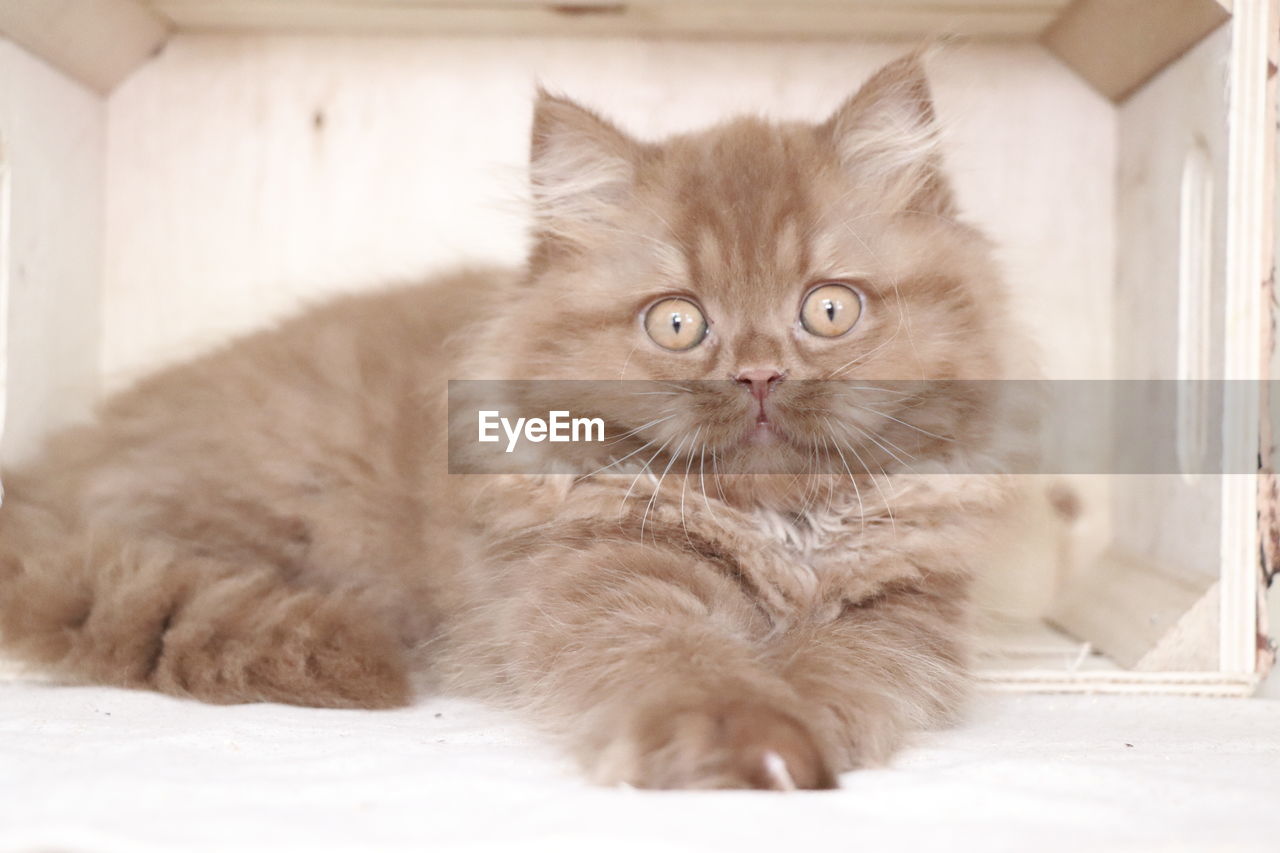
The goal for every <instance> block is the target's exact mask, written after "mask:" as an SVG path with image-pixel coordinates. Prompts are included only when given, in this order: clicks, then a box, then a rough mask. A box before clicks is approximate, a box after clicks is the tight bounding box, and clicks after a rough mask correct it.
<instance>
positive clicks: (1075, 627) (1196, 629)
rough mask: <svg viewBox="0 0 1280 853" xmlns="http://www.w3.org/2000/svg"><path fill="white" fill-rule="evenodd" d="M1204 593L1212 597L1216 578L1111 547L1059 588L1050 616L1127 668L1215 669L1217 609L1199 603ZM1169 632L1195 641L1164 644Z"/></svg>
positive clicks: (1203, 597) (1213, 597)
mask: <svg viewBox="0 0 1280 853" xmlns="http://www.w3.org/2000/svg"><path fill="white" fill-rule="evenodd" d="M1207 597H1211V598H1212V599H1213V601H1214V602H1216V601H1217V588H1216V584H1215V585H1213V586H1210V587H1209V588H1206V586H1205V585H1204V584H1202V583H1197V582H1196V581H1195V580H1193V579H1189V578H1186V577H1183V576H1180V575H1178V574H1175V573H1173V572H1169V571H1166V570H1164V569H1163V568H1162V567H1159V566H1155V565H1153V564H1151V563H1150V562H1148V561H1147V560H1145V559H1142V558H1140V557H1137V556H1135V555H1132V554H1127V553H1124V552H1121V551H1115V550H1111V551H1108V552H1107V553H1105V554H1104V555H1103V556H1102V558H1101V559H1100V560H1099V562H1098V565H1097V566H1096V567H1095V568H1094V570H1093V572H1092V573H1091V574H1090V575H1089V576H1087V577H1084V578H1076V579H1074V581H1073V582H1072V583H1071V584H1070V585H1069V586H1068V587H1067V589H1065V590H1064V592H1063V595H1062V597H1061V599H1060V600H1059V601H1057V602H1056V603H1055V604H1054V606H1053V608H1052V609H1051V611H1050V613H1049V615H1048V621H1049V623H1050V624H1051V625H1053V626H1055V627H1057V628H1060V629H1062V630H1063V631H1065V632H1066V633H1068V634H1069V635H1071V636H1072V637H1077V638H1080V639H1083V640H1088V641H1089V642H1090V643H1091V644H1092V645H1093V646H1094V647H1096V648H1097V649H1099V650H1100V651H1101V652H1103V653H1104V654H1106V655H1107V656H1108V657H1110V658H1111V659H1112V660H1114V661H1115V662H1116V663H1118V664H1120V666H1122V667H1124V668H1126V669H1131V670H1132V669H1144V670H1146V669H1156V668H1159V669H1166V670H1185V671H1190V672H1195V671H1213V670H1214V669H1216V668H1217V643H1216V642H1215V638H1216V636H1217V627H1218V626H1217V615H1218V614H1217V608H1216V607H1212V608H1205V607H1197V605H1198V604H1199V603H1200V602H1201V601H1202V600H1203V599H1205V598H1207ZM1175 633H1177V634H1179V635H1180V636H1183V637H1185V636H1191V635H1194V636H1195V637H1197V638H1198V640H1199V641H1198V642H1183V641H1176V642H1165V641H1166V640H1167V638H1169V637H1170V635H1172V634H1175ZM1162 643H1164V645H1162ZM1157 651H1158V652H1159V654H1156V655H1153V653H1155V652H1157ZM1179 655H1181V656H1179Z"/></svg>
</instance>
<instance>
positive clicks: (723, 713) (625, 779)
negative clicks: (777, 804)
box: [596, 700, 836, 791]
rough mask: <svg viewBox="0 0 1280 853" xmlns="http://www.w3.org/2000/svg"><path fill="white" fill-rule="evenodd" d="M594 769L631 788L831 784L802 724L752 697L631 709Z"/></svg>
mask: <svg viewBox="0 0 1280 853" xmlns="http://www.w3.org/2000/svg"><path fill="white" fill-rule="evenodd" d="M596 776H597V779H598V780H599V781H601V782H604V783H606V784H619V783H623V784H629V785H632V786H635V787H637V788H756V789H761V790H775V791H790V790H797V789H824V788H834V787H836V778H835V775H834V774H833V773H832V772H831V770H830V768H829V766H828V764H827V761H826V760H825V759H824V758H823V755H822V751H821V749H820V748H819V746H818V741H817V739H816V738H815V737H814V736H813V734H812V732H810V730H809V728H808V726H806V725H805V724H804V723H803V722H801V721H800V720H798V719H796V718H795V717H793V716H791V715H790V714H787V713H785V712H782V711H779V710H777V709H775V708H773V707H772V706H770V705H767V704H762V703H759V702H754V701H750V700H709V701H703V702H699V703H696V704H678V705H669V706H665V707H664V706H651V707H649V708H646V709H644V710H642V711H639V712H637V713H634V714H632V715H631V716H630V718H629V720H628V722H627V723H626V724H625V726H624V728H623V731H622V733H621V734H620V735H618V736H617V737H616V738H614V739H613V740H612V741H611V742H610V743H609V744H608V746H606V747H605V749H604V751H603V753H602V754H601V756H600V763H599V765H598V766H597V772H596Z"/></svg>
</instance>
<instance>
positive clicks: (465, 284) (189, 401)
mask: <svg viewBox="0 0 1280 853" xmlns="http://www.w3.org/2000/svg"><path fill="white" fill-rule="evenodd" d="M516 276H517V273H516V272H514V271H511V270H502V269H473V270H465V271H460V272H456V273H452V274H448V275H442V276H439V277H437V278H434V279H431V280H428V281H425V282H422V283H420V284H416V285H411V286H404V287H395V288H389V289H385V290H380V291H375V292H370V293H362V294H355V295H349V296H341V297H338V298H336V299H333V300H330V301H328V302H325V303H323V304H321V305H318V306H315V307H313V308H311V309H309V310H305V311H303V312H301V313H299V314H297V315H295V316H293V317H291V318H289V319H286V320H284V321H283V322H281V323H279V324H278V325H276V326H275V327H273V328H269V329H266V330H263V331H259V332H255V333H252V334H249V335H246V336H244V337H241V338H239V339H236V340H234V341H232V342H230V343H228V344H225V345H223V346H221V347H219V348H218V349H216V350H215V351H213V352H210V353H207V354H205V355H202V356H199V357H197V358H195V359H193V360H190V361H188V362H185V363H182V364H178V365H175V366H172V367H168V368H165V369H163V370H161V371H160V372H158V373H156V374H154V375H152V376H150V377H147V378H145V379H143V380H141V381H140V382H138V383H137V384H136V385H134V386H133V387H132V388H130V389H128V390H126V391H124V392H122V393H119V394H117V395H115V396H113V397H110V398H108V399H107V400H106V401H105V402H104V404H103V405H102V406H101V408H100V411H99V415H98V417H97V419H96V422H95V423H94V424H92V425H88V426H85V427H78V428H75V429H72V430H69V431H67V432H65V433H63V434H61V435H59V436H56V437H55V438H54V439H53V440H52V441H51V442H50V443H49V445H48V447H47V448H46V451H45V452H44V453H43V454H42V456H41V458H40V459H39V460H37V462H36V463H35V464H34V465H31V466H27V467H26V468H25V469H24V470H20V471H17V472H15V475H14V479H15V480H16V481H17V482H18V483H19V484H24V483H25V485H26V486H27V487H28V488H29V489H34V488H35V487H36V483H37V481H38V482H39V483H40V484H41V488H40V489H39V490H40V491H44V492H48V491H49V490H50V489H53V490H54V491H56V492H59V493H62V495H65V496H66V497H68V498H69V497H71V495H67V494H66V492H67V491H68V490H69V491H71V492H74V493H77V497H78V498H79V502H85V501H88V502H92V501H94V500H95V495H105V494H114V495H119V496H121V497H124V496H128V495H136V494H137V492H138V491H154V490H155V489H156V487H157V486H158V485H162V486H163V487H164V488H165V490H166V491H172V490H173V488H178V483H182V484H183V486H182V487H181V489H180V490H183V491H185V490H187V489H188V488H192V486H191V484H193V483H198V484H205V485H208V484H218V485H221V486H225V485H227V484H231V483H240V484H244V483H246V482H254V483H261V484H262V485H263V486H264V487H267V488H270V486H271V485H272V484H275V485H277V486H278V487H279V488H280V490H281V493H282V494H284V493H288V491H289V490H290V489H298V488H304V489H314V488H319V487H322V486H323V485H325V484H326V483H329V484H332V481H335V480H338V481H340V480H342V479H344V477H354V476H357V475H358V476H359V477H360V478H361V479H365V480H370V479H376V478H378V477H380V476H382V475H384V474H392V473H396V474H404V473H405V472H406V471H407V470H408V469H409V467H410V466H412V465H414V464H417V463H418V462H419V461H420V457H421V456H422V454H423V453H425V452H426V449H425V447H424V445H425V444H427V443H429V442H432V441H434V439H433V435H432V434H433V433H435V432H436V430H435V429H434V428H433V426H434V421H435V420H436V418H437V416H438V411H437V410H438V408H439V405H438V404H439V402H440V401H439V400H438V399H437V398H438V397H439V396H440V395H441V393H442V392H441V390H440V389H441V388H442V387H443V386H444V385H445V382H444V380H446V379H448V378H449V377H450V375H451V374H452V372H453V371H454V370H455V369H456V368H455V364H454V362H455V360H456V357H455V356H454V355H453V354H454V353H456V352H457V351H458V349H459V347H458V346H457V343H458V341H459V339H460V338H461V339H465V337H466V336H467V335H468V333H469V331H470V329H471V327H472V325H473V323H474V322H475V311H474V308H475V306H476V305H477V304H483V303H484V302H485V300H486V297H494V298H496V297H497V294H500V293H501V292H502V291H504V290H505V289H507V288H509V287H511V286H512V283H513V282H514V280H515V279H516ZM344 468H345V469H346V470H345V471H344V470H343V469H344ZM86 492H88V493H86Z"/></svg>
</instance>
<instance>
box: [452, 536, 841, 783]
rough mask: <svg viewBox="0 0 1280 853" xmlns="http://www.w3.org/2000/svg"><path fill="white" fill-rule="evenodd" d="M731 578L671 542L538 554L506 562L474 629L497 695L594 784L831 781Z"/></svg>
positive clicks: (744, 594)
mask: <svg viewBox="0 0 1280 853" xmlns="http://www.w3.org/2000/svg"><path fill="white" fill-rule="evenodd" d="M741 583H742V581H741V578H738V577H735V576H734V574H733V572H732V571H730V570H727V569H726V567H725V566H723V565H720V564H718V563H717V562H715V561H714V560H708V559H702V558H699V557H697V556H696V555H692V554H690V553H689V552H688V551H684V550H677V549H674V548H673V549H671V550H669V551H668V550H664V549H662V548H658V547H642V546H639V545H636V544H629V543H609V542H604V543H596V544H592V545H585V546H581V545H580V546H577V547H574V548H570V549H556V550H551V549H548V550H546V551H543V552H542V553H540V554H539V555H537V556H536V557H534V558H532V559H529V560H523V561H521V562H520V563H519V565H518V567H517V566H509V567H508V568H507V569H506V571H505V572H504V573H503V575H502V578H501V580H500V581H499V586H501V587H502V589H503V593H502V595H501V598H500V600H499V602H497V603H493V602H491V603H490V605H489V606H487V607H485V608H484V609H483V614H484V619H485V620H486V622H487V624H484V625H476V626H474V627H473V630H474V632H475V636H476V637H477V638H478V639H479V641H480V643H481V644H482V646H484V647H487V649H488V650H489V654H491V655H493V654H494V651H493V650H494V649H495V648H497V649H498V652H497V656H496V659H492V660H491V662H490V665H492V666H493V667H494V673H495V683H500V684H501V685H502V686H503V687H502V689H503V690H504V691H509V692H507V695H506V696H505V698H506V699H507V700H508V701H511V702H513V703H515V704H517V705H519V706H522V707H524V708H526V709H530V710H532V711H533V712H534V713H536V714H538V715H539V716H541V717H542V718H543V719H544V720H545V721H548V722H551V723H553V724H557V727H558V728H560V729H561V730H562V731H563V732H564V733H565V734H566V735H567V736H568V738H569V740H570V744H571V746H572V748H573V749H574V751H575V752H576V753H577V754H578V755H579V757H580V758H581V759H582V762H583V764H584V765H585V768H586V770H587V772H588V773H589V774H590V775H591V776H592V778H594V779H595V780H597V781H600V782H603V783H606V784H629V785H633V786H636V787H643V788H764V789H780V790H781V789H789V788H830V787H833V786H834V784H835V781H834V777H833V775H832V773H831V771H830V765H829V762H828V759H827V756H826V755H825V754H824V751H823V746H822V743H821V741H820V739H819V738H818V737H817V736H816V734H815V732H814V730H813V726H812V724H811V722H810V720H809V719H808V718H807V714H806V713H805V709H804V708H803V706H802V704H801V702H800V699H799V697H798V696H797V694H796V692H795V691H794V690H793V689H792V688H791V687H790V686H789V685H788V684H787V683H786V682H785V681H784V680H783V679H781V678H779V676H778V674H777V673H776V672H775V671H773V670H772V669H771V668H770V667H769V666H767V665H766V664H765V662H764V661H763V660H762V659H761V646H760V644H759V639H760V638H761V637H762V636H763V635H765V634H767V633H768V631H769V628H770V624H769V621H768V619H767V617H766V616H765V615H764V614H763V613H762V612H761V611H760V609H759V608H758V607H757V605H756V604H755V602H754V601H753V600H752V596H751V595H750V594H749V592H748V591H747V590H744V588H743V587H742V585H741ZM486 636H488V637H489V640H488V641H486V640H485V639H483V638H484V637H486ZM495 637H496V638H497V639H498V643H497V644H496V645H495V644H493V643H492V639H493V638H495Z"/></svg>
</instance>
